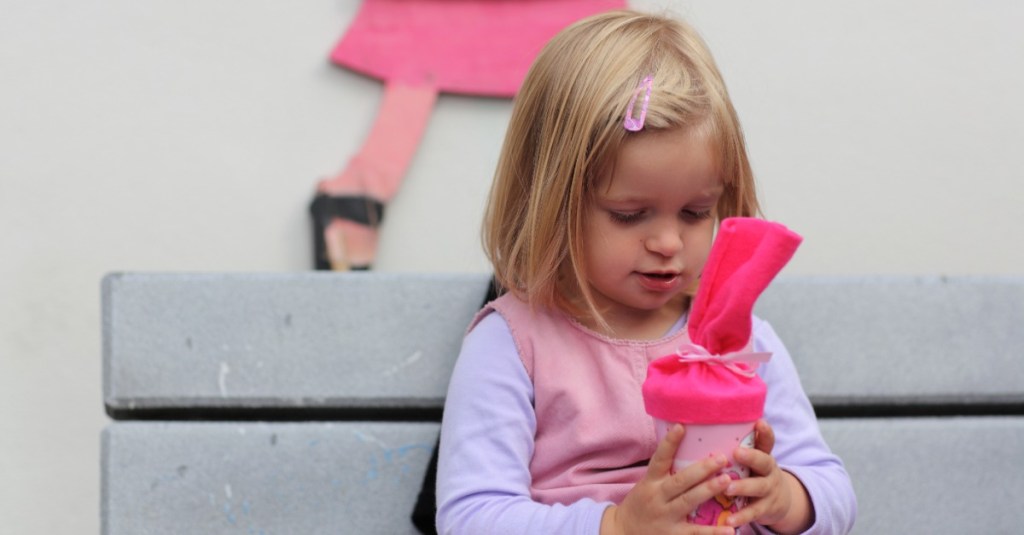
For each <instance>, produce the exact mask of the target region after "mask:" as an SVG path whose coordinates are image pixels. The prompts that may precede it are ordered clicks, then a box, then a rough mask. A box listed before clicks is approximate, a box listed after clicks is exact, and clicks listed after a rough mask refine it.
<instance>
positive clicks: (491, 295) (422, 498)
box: [412, 277, 498, 535]
mask: <svg viewBox="0 0 1024 535" xmlns="http://www.w3.org/2000/svg"><path fill="white" fill-rule="evenodd" d="M497 298H498V283H497V281H495V280H494V277H491V285H490V287H489V288H487V296H486V297H484V302H483V304H481V305H480V306H481V307H483V305H486V304H487V303H490V302H491V301H493V300H495V299H497ZM440 445H441V438H440V437H438V439H437V444H436V445H435V446H434V454H433V455H431V457H430V463H428V464H427V473H426V474H425V475H424V476H423V486H422V487H421V488H420V495H419V496H418V497H417V498H416V505H415V506H414V507H413V509H412V524H413V525H414V526H416V529H418V530H420V533H423V534H425V535H437V526H436V525H435V523H434V519H435V517H436V516H437V494H436V489H437V452H438V450H439V449H440Z"/></svg>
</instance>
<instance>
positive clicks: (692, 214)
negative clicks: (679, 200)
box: [681, 208, 711, 221]
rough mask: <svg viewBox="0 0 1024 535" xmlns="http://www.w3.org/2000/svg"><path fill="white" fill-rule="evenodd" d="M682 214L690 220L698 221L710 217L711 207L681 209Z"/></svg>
mask: <svg viewBox="0 0 1024 535" xmlns="http://www.w3.org/2000/svg"><path fill="white" fill-rule="evenodd" d="M681 213H682V216H683V218H684V219H687V220H690V221H699V220H702V219H707V218H709V217H711V209H710V208H709V209H707V210H683V211H682V212H681Z"/></svg>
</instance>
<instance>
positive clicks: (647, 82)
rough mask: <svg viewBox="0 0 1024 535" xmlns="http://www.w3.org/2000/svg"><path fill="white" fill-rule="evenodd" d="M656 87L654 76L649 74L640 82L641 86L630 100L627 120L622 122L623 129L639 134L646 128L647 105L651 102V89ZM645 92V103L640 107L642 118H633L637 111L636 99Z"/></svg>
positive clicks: (627, 107)
mask: <svg viewBox="0 0 1024 535" xmlns="http://www.w3.org/2000/svg"><path fill="white" fill-rule="evenodd" d="M653 86H654V75H652V74H648V75H647V76H646V77H644V79H643V80H641V81H640V85H639V86H638V87H637V88H636V91H633V98H631V99H629V106H626V119H625V120H623V121H622V127H623V128H625V129H626V130H629V131H630V132H639V131H641V130H643V128H644V121H645V120H647V104H648V103H650V101H651V87H653ZM641 90H643V91H644V101H643V103H642V104H641V105H640V118H639V119H637V118H635V117H633V111H634V110H635V109H636V97H637V96H639V95H640V91H641Z"/></svg>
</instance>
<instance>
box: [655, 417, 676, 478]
mask: <svg viewBox="0 0 1024 535" xmlns="http://www.w3.org/2000/svg"><path fill="white" fill-rule="evenodd" d="M683 434H685V430H684V429H683V426H682V425H679V424H675V425H673V426H672V427H670V428H669V430H668V433H665V438H663V439H662V440H661V442H660V443H658V448H657V449H656V450H654V456H652V457H651V463H650V465H648V466H647V473H649V474H652V475H654V476H655V477H658V476H663V475H666V474H668V473H669V471H670V470H671V468H672V461H673V459H675V456H676V450H678V449H679V444H680V443H681V442H682V441H683Z"/></svg>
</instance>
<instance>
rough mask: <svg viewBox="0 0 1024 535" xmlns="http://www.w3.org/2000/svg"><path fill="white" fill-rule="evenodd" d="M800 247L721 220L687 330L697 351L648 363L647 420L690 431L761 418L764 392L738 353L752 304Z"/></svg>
mask: <svg viewBox="0 0 1024 535" xmlns="http://www.w3.org/2000/svg"><path fill="white" fill-rule="evenodd" d="M801 241H802V238H801V237H800V236H799V235H798V234H796V233H794V232H792V231H790V230H789V229H787V228H786V227H784V226H783V225H780V224H779V223H774V222H771V221H765V220H763V219H754V218H745V217H736V218H729V219H726V220H724V221H722V224H721V225H720V227H719V230H718V235H717V236H716V238H715V242H714V244H713V245H712V247H711V252H710V253H709V255H708V260H707V262H706V263H705V266H704V272H703V273H702V275H701V281H700V287H699V288H698V290H697V295H696V296H695V297H694V301H693V305H692V307H691V312H690V318H689V321H688V323H687V329H688V331H689V335H690V339H691V340H692V341H693V343H694V344H696V346H697V347H695V348H691V347H687V346H685V345H684V346H680V348H677V351H675V352H673V353H671V354H668V355H666V356H664V357H661V358H659V359H657V360H655V361H654V362H652V363H651V366H650V368H649V369H648V373H647V379H646V380H645V381H644V385H643V394H644V406H645V408H646V410H647V412H648V414H650V415H651V416H654V417H655V418H660V419H662V420H667V421H672V422H681V423H690V424H726V423H742V422H753V421H755V420H757V419H758V418H760V417H761V415H762V414H763V413H764V401H765V395H766V392H767V391H766V387H765V384H764V381H762V380H761V378H760V377H758V376H757V375H755V374H754V371H755V370H756V369H757V363H756V362H743V361H742V359H743V355H742V354H743V350H744V347H745V346H746V345H747V344H748V342H749V340H750V330H751V315H752V314H753V310H754V302H755V301H756V300H757V298H758V297H759V296H760V295H761V293H762V292H763V291H764V289H765V288H767V287H768V284H769V283H770V282H771V281H772V279H773V278H775V276H776V275H777V274H778V273H779V271H780V270H782V268H783V267H784V266H785V265H786V263H787V262H789V259H790V258H792V257H793V254H794V253H795V252H796V249H797V247H798V246H799V245H800V242H801ZM735 358H738V359H740V361H736V360H733V359H735Z"/></svg>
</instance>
